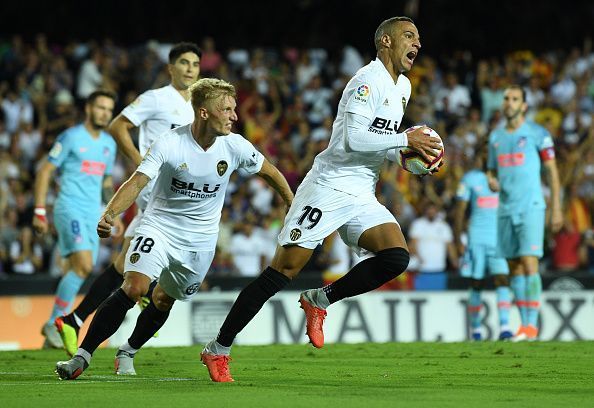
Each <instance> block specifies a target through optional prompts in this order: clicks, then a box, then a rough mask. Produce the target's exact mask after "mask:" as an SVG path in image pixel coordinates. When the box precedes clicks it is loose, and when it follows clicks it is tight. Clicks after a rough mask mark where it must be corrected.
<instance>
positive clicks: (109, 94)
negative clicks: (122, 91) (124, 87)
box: [87, 89, 118, 105]
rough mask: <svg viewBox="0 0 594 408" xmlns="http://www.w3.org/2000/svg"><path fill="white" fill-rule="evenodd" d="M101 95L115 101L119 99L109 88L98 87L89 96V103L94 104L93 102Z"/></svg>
mask: <svg viewBox="0 0 594 408" xmlns="http://www.w3.org/2000/svg"><path fill="white" fill-rule="evenodd" d="M100 96H105V97H106V98H110V99H112V100H113V101H114V103H115V102H116V101H117V100H118V97H117V95H116V94H115V92H112V91H108V90H107V89H98V90H96V91H94V92H91V94H90V95H89V96H88V97H87V105H92V104H93V103H95V100H97V98H99V97H100Z"/></svg>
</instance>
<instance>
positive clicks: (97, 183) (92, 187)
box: [33, 91, 123, 348]
mask: <svg viewBox="0 0 594 408" xmlns="http://www.w3.org/2000/svg"><path fill="white" fill-rule="evenodd" d="M114 104H115V95H114V94H112V93H111V92H107V91H96V92H93V93H91V94H90V95H89V97H88V98H87V102H86V104H85V120H84V122H83V123H82V124H80V125H77V126H74V127H72V128H70V129H67V130H66V131H64V132H63V133H62V134H60V135H59V136H58V139H57V140H56V143H54V146H53V147H52V149H51V150H50V152H49V157H48V160H47V161H46V162H44V163H43V165H42V166H41V168H40V169H39V171H38V173H37V177H36V179H35V186H34V194H35V210H34V211H35V216H34V218H33V228H34V229H35V231H36V232H37V233H46V232H47V230H48V221H47V218H46V215H47V214H46V209H45V200H46V196H47V190H48V187H49V184H50V179H51V177H52V174H53V173H54V171H55V170H56V169H58V170H59V177H60V191H59V193H58V198H57V200H56V202H55V205H54V224H55V226H56V230H57V231H58V244H59V247H60V253H61V254H62V257H64V258H65V259H66V264H65V271H66V273H65V274H64V276H63V277H62V279H60V283H59V284H58V288H57V290H56V298H55V302H54V306H53V308H52V312H51V315H50V319H49V320H48V321H47V322H46V324H45V325H44V326H43V328H42V330H41V332H42V334H43V335H44V336H45V338H46V343H45V345H49V346H51V347H55V348H61V347H63V345H62V339H61V338H60V335H59V334H58V332H57V331H56V328H55V327H54V319H56V318H57V317H58V316H61V315H62V314H64V313H66V312H67V311H68V310H69V309H70V307H71V306H72V302H73V301H74V298H75V297H76V294H77V293H78V290H79V289H80V287H81V285H82V284H83V282H84V280H85V279H86V277H87V276H89V274H90V273H91V271H92V270H93V265H94V264H95V261H96V260H97V253H98V250H99V239H98V238H97V234H96V233H95V223H96V220H98V219H99V216H100V215H101V199H102V198H103V200H104V201H105V202H108V201H109V200H110V199H111V197H112V196H113V181H112V178H111V170H112V168H113V164H114V161H115V155H116V144H115V142H114V141H113V139H112V137H111V136H110V135H109V134H108V133H107V132H105V130H104V129H105V128H106V127H107V125H108V124H109V121H110V120H111V118H112V115H113V108H114ZM117 227H118V230H119V234H121V231H122V230H123V226H122V224H121V223H120V222H119V221H118V225H117Z"/></svg>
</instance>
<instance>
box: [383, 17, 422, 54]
mask: <svg viewBox="0 0 594 408" xmlns="http://www.w3.org/2000/svg"><path fill="white" fill-rule="evenodd" d="M399 21H408V22H409V23H413V24H414V23H415V22H414V21H413V20H412V18H410V17H406V16H398V17H392V18H389V19H387V20H384V21H382V22H381V24H380V25H379V26H378V27H377V30H375V36H374V37H373V42H374V44H375V49H376V50H379V45H380V41H381V38H382V35H384V34H392V33H393V31H394V26H395V25H396V23H397V22H399Z"/></svg>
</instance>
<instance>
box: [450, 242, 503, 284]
mask: <svg viewBox="0 0 594 408" xmlns="http://www.w3.org/2000/svg"><path fill="white" fill-rule="evenodd" d="M487 270H488V271H489V275H508V274H509V268H508V266H507V261H506V260H505V258H501V257H498V256H497V249H496V248H495V247H493V246H490V245H480V244H474V245H473V244H471V245H469V246H468V248H466V252H465V253H464V257H463V258H462V264H461V266H460V276H462V277H463V278H471V279H476V280H481V279H485V277H486V272H487Z"/></svg>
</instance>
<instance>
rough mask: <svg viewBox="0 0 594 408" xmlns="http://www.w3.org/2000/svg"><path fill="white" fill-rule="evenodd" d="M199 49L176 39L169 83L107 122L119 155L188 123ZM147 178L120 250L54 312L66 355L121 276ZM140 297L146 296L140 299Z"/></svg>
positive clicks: (137, 156)
mask: <svg viewBox="0 0 594 408" xmlns="http://www.w3.org/2000/svg"><path fill="white" fill-rule="evenodd" d="M201 55H202V51H201V50H200V48H198V46H197V45H196V44H194V43H189V42H182V43H178V44H176V45H174V46H173V47H172V48H171V50H170V52H169V64H168V70H169V74H170V76H171V83H170V84H169V85H167V86H164V87H162V88H158V89H152V90H149V91H146V92H144V93H143V94H142V95H140V96H139V97H138V98H137V99H136V100H135V101H134V102H132V103H131V104H130V105H128V106H127V107H126V108H125V109H124V110H123V111H122V113H120V114H119V115H118V116H117V117H116V118H115V119H114V121H113V122H112V123H111V125H110V126H109V131H110V133H111V134H112V136H113V137H114V138H115V140H116V142H117V143H118V145H119V147H120V149H121V151H122V152H124V154H125V155H126V156H127V157H128V158H129V159H130V160H132V161H133V162H134V164H135V165H139V164H140V161H141V160H142V157H143V156H144V155H145V154H146V152H147V151H148V148H149V146H150V145H151V144H152V143H153V141H154V140H155V139H156V138H157V137H158V136H160V135H161V134H163V133H165V132H167V131H169V130H171V129H173V128H176V127H178V126H181V125H186V124H188V123H190V122H192V120H193V118H194V111H193V110H192V104H191V102H190V91H189V87H190V86H191V85H192V84H193V83H195V82H196V80H197V79H198V75H199V74H200V57H201ZM134 128H138V149H137V148H136V147H135V146H134V143H133V141H132V137H131V135H130V132H131V131H132V130H133V129H134ZM152 184H153V181H151V182H150V183H148V185H147V186H146V187H145V189H144V190H143V191H142V192H141V193H140V195H139V197H138V200H137V201H136V204H137V211H138V212H137V214H136V216H135V217H134V219H133V220H132V222H131V223H130V225H129V226H128V228H127V229H126V232H125V233H124V238H125V239H124V243H123V245H122V250H121V251H120V254H119V256H118V257H117V259H116V261H115V262H114V263H113V264H111V265H110V266H109V267H107V269H105V271H103V273H102V274H101V275H99V276H98V277H97V279H95V281H94V282H93V285H92V286H91V287H90V288H89V292H88V294H87V295H86V296H85V298H84V299H83V300H82V301H81V303H80V304H79V305H78V306H77V308H76V309H75V310H74V311H72V313H70V314H68V315H67V316H64V317H62V316H60V317H58V318H57V319H56V321H55V324H56V327H57V328H58V331H59V333H60V335H61V337H62V340H63V342H64V348H65V350H66V352H67V353H68V354H69V355H70V356H72V355H73V354H74V353H75V352H76V349H77V348H78V330H79V328H80V326H82V324H83V322H84V320H85V319H86V318H87V317H88V316H89V315H90V314H91V313H93V312H94V311H95V309H96V308H97V307H98V306H99V305H100V304H101V302H103V301H104V300H105V299H106V298H107V297H108V296H109V295H110V294H111V293H112V292H113V291H114V290H115V289H117V288H118V287H119V286H120V285H121V284H122V281H123V277H122V274H123V271H124V260H125V257H126V252H127V251H128V247H129V246H130V241H131V239H132V237H133V236H134V232H135V230H136V227H137V226H138V225H139V223H140V221H141V219H142V214H143V211H144V209H145V208H146V204H147V201H148V197H149V195H150V193H151V190H152ZM143 300H145V301H146V298H144V299H143Z"/></svg>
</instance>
